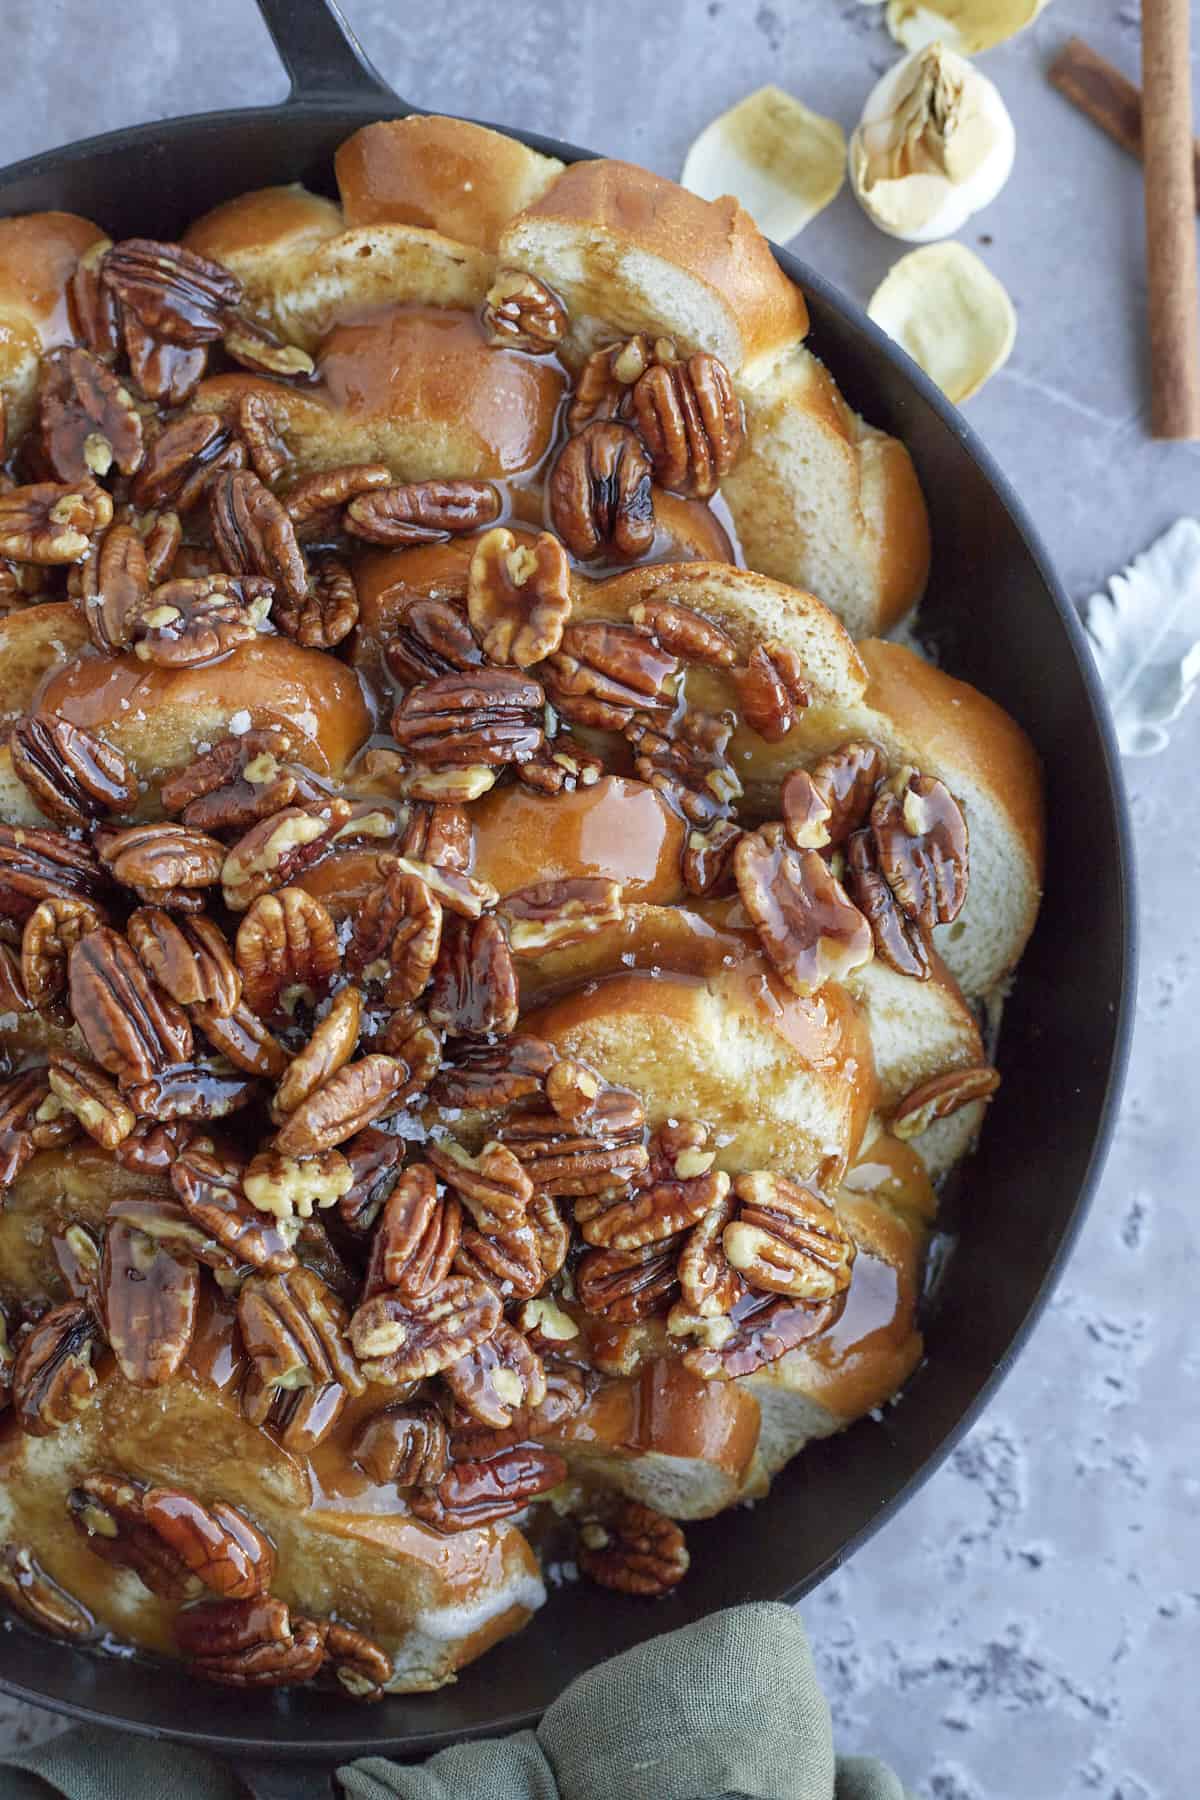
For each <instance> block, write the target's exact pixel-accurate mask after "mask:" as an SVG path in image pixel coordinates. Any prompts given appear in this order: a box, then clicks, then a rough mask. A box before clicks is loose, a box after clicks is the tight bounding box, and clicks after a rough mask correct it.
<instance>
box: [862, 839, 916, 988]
mask: <svg viewBox="0 0 1200 1800" xmlns="http://www.w3.org/2000/svg"><path fill="white" fill-rule="evenodd" d="M845 880H846V892H847V893H848V894H849V896H850V898H851V900H853V902H854V904H855V906H857V907H858V909H859V911H860V912H861V913H862V915H863V917H864V918H865V919H866V921H867V923H868V924H869V925H870V927H871V938H872V941H873V943H874V945H875V954H876V956H878V957H879V959H880V961H881V962H885V963H886V964H887V965H888V967H889V968H890V969H895V971H896V973H897V974H898V975H908V976H911V977H912V979H913V980H914V981H928V980H929V977H930V975H931V973H932V969H933V965H932V963H931V962H930V960H929V944H928V942H927V940H926V935H925V932H924V930H923V929H922V927H921V926H920V925H919V924H918V923H917V921H916V920H915V919H910V918H909V917H908V915H907V913H905V912H904V911H903V909H902V908H901V906H900V902H899V901H898V900H897V899H896V896H895V894H894V893H893V892H892V890H891V888H890V887H889V885H888V883H887V882H886V881H885V880H884V877H883V874H882V871H881V870H880V867H879V856H878V852H877V850H876V847H875V836H874V833H873V832H872V831H871V830H870V828H869V827H866V828H864V829H863V830H861V831H852V832H851V834H850V836H849V837H848V838H847V840H846V877H845Z"/></svg>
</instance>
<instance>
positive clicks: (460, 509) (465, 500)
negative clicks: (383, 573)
mask: <svg viewBox="0 0 1200 1800" xmlns="http://www.w3.org/2000/svg"><path fill="white" fill-rule="evenodd" d="M499 516H500V495H499V494H498V493H497V491H496V489H495V488H494V487H493V486H492V484H491V483H490V482H489V481H443V480H434V481H410V482H400V483H397V484H396V486H394V487H384V488H374V489H372V490H371V492H370V493H365V494H359V495H357V497H356V498H355V499H353V500H351V502H350V504H349V505H348V506H347V508H346V511H345V513H344V514H343V521H344V524H345V527H346V530H347V531H349V532H351V533H352V534H353V536H355V537H360V538H366V540H367V542H368V543H371V544H384V545H387V546H388V547H390V548H399V547H401V546H403V545H407V544H437V543H444V542H445V541H446V539H447V538H449V537H451V536H452V535H454V534H456V533H459V532H464V531H479V530H480V529H481V528H482V527H483V526H485V525H490V524H491V523H492V521H493V519H497V518H499Z"/></svg>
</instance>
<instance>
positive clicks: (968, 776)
mask: <svg viewBox="0 0 1200 1800" xmlns="http://www.w3.org/2000/svg"><path fill="white" fill-rule="evenodd" d="M859 653H860V654H861V656H862V659H863V662H864V663H865V664H866V667H867V671H868V674H869V676H870V685H869V687H868V689H867V691H866V694H865V695H864V696H863V700H862V704H861V708H860V709H859V710H858V711H857V712H856V713H852V714H851V715H848V717H847V719H846V725H847V727H848V729H847V731H846V733H845V735H846V736H865V737H870V738H873V739H874V740H875V742H876V743H878V744H880V745H882V747H883V748H884V749H885V750H886V751H887V752H888V754H889V756H891V757H892V759H893V761H895V762H900V763H912V764H914V765H915V766H916V767H917V768H919V769H921V770H922V772H923V773H924V774H927V775H936V776H938V777H939V778H940V779H941V780H942V781H944V782H945V784H946V786H947V787H948V788H949V789H950V792H951V793H952V794H953V795H954V797H955V798H956V800H957V801H958V803H959V805H960V806H961V807H962V810H963V816H964V817H965V819H966V822H967V830H968V833H969V837H970V864H971V878H970V885H969V887H968V889H967V899H966V904H965V905H964V907H963V909H962V912H961V913H960V914H959V916H958V918H957V919H956V920H955V921H954V923H953V924H952V925H941V926H938V927H937V929H936V930H935V931H934V946H935V948H936V949H937V950H938V952H939V954H940V955H941V956H942V957H943V958H944V959H945V962H946V964H947V966H948V968H949V969H950V971H951V973H952V974H953V975H954V976H955V978H956V979H957V981H958V983H959V985H960V987H961V988H962V990H963V992H964V993H965V994H966V995H967V996H968V998H969V999H977V998H979V997H981V996H983V995H987V994H989V993H990V992H991V991H992V990H993V989H995V988H996V987H997V986H998V985H999V984H1000V983H1002V982H1003V981H1004V980H1005V978H1006V977H1007V976H1008V974H1009V973H1010V971H1011V970H1012V969H1013V968H1014V966H1015V965H1016V962H1017V959H1018V957H1019V956H1020V954H1021V952H1022V950H1023V949H1024V948H1025V944H1026V942H1027V941H1028V938H1029V934H1030V932H1031V931H1032V930H1033V926H1034V921H1035V919H1036V917H1037V909H1038V902H1039V900H1040V899H1041V887H1042V871H1043V867H1044V863H1045V830H1046V828H1045V806H1044V798H1043V792H1042V777H1041V765H1040V763H1039V761H1038V756H1037V752H1036V751H1035V750H1034V748H1033V745H1032V744H1031V743H1030V741H1029V739H1028V738H1027V737H1026V735H1025V733H1024V732H1023V731H1022V730H1021V727H1020V726H1019V725H1018V724H1017V722H1016V720H1015V719H1013V718H1012V717H1010V715H1009V714H1008V713H1006V712H1005V711H1004V709H1003V707H1000V706H997V704H996V702H995V701H994V700H990V699H989V698H988V697H987V695H986V694H981V693H980V692H979V690H978V688H973V687H971V686H969V685H968V683H967V682H965V681H956V680H955V679H954V677H953V676H951V675H947V674H945V673H944V672H943V671H942V670H941V669H938V668H935V667H934V666H933V664H932V663H928V662H925V661H924V660H923V659H922V658H921V657H919V656H917V655H916V653H915V652H914V651H912V650H908V649H905V648H904V647H903V646H901V645H899V644H887V643H882V642H877V641H874V640H869V641H867V642H865V643H861V644H860V645H859Z"/></svg>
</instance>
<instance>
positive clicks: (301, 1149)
mask: <svg viewBox="0 0 1200 1800" xmlns="http://www.w3.org/2000/svg"><path fill="white" fill-rule="evenodd" d="M412 1091H413V1090H412V1087H411V1084H410V1081H409V1070H408V1067H407V1065H406V1064H405V1063H403V1062H402V1061H400V1059H399V1058H398V1057H395V1056H384V1055H381V1054H380V1053H379V1052H372V1053H371V1054H370V1055H369V1056H363V1057H360V1058H359V1060H358V1061H357V1062H350V1063H346V1064H345V1065H344V1066H343V1067H342V1068H340V1069H337V1070H335V1071H334V1073H333V1074H332V1075H330V1077H329V1078H328V1080H327V1081H324V1082H322V1084H321V1086H320V1087H318V1088H316V1089H315V1090H314V1092H312V1093H311V1094H309V1096H308V1097H307V1099H305V1100H302V1101H301V1102H300V1104H299V1105H298V1106H297V1107H296V1108H295V1110H294V1111H292V1112H290V1113H289V1114H288V1115H287V1118H286V1119H285V1120H284V1123H283V1124H282V1126H281V1127H280V1129H279V1131H278V1132H277V1133H276V1136H275V1148H276V1149H277V1150H278V1151H280V1152H281V1154H283V1155H284V1156H318V1155H320V1153H321V1152H322V1151H323V1150H332V1149H333V1148H334V1146H335V1145H337V1144H340V1143H342V1142H344V1140H345V1139H346V1138H348V1137H353V1136H354V1133H355V1132H356V1131H361V1130H362V1128H363V1126H364V1125H370V1124H372V1123H373V1122H374V1121H375V1120H376V1119H380V1118H383V1117H384V1116H385V1114H387V1113H389V1112H394V1111H395V1109H396V1108H397V1107H398V1106H400V1105H402V1104H403V1102H404V1100H405V1099H406V1098H407V1097H408V1095H409V1094H410V1093H411V1092H412Z"/></svg>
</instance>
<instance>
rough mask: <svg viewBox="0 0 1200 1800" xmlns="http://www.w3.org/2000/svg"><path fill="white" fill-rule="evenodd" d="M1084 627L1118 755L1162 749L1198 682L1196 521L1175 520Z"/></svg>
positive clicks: (1118, 579) (1092, 608) (1090, 611)
mask: <svg viewBox="0 0 1200 1800" xmlns="http://www.w3.org/2000/svg"><path fill="white" fill-rule="evenodd" d="M1084 624H1085V625H1086V627H1087V633H1088V640H1089V642H1090V644H1091V648H1092V656H1093V658H1094V659H1095V663H1096V668H1097V670H1098V671H1099V675H1100V679H1101V681H1102V682H1103V683H1104V690H1105V693H1106V694H1107V695H1108V703H1109V707H1110V709H1111V711H1112V716H1113V724H1114V725H1115V726H1116V732H1117V742H1118V743H1119V745H1120V747H1121V751H1122V753H1123V754H1124V755H1125V756H1154V755H1156V754H1157V752H1158V751H1160V750H1165V749H1166V747H1167V742H1168V739H1169V737H1170V732H1169V730H1168V727H1169V726H1170V725H1171V723H1172V722H1173V721H1174V720H1175V719H1177V718H1178V717H1179V715H1180V713H1181V712H1182V711H1183V709H1184V707H1185V706H1186V705H1187V703H1188V701H1189V700H1190V699H1191V697H1192V695H1193V693H1194V692H1195V689H1196V686H1197V683H1200V520H1197V519H1177V520H1176V521H1175V523H1174V525H1172V526H1171V527H1170V529H1169V530H1167V531H1164V533H1163V535H1162V536H1161V537H1160V538H1158V539H1156V541H1155V542H1154V543H1153V544H1151V546H1150V548H1149V549H1148V550H1143V552H1142V554H1141V555H1140V556H1135V557H1134V559H1133V561H1132V562H1131V563H1130V564H1129V567H1128V568H1126V569H1122V570H1121V572H1120V574H1119V575H1114V576H1113V577H1112V579H1111V580H1110V581H1109V584H1108V593H1107V594H1093V595H1092V597H1091V599H1090V600H1088V601H1087V602H1086V603H1085V606H1084Z"/></svg>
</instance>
